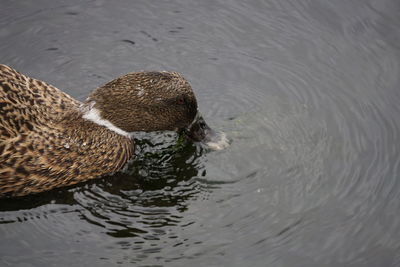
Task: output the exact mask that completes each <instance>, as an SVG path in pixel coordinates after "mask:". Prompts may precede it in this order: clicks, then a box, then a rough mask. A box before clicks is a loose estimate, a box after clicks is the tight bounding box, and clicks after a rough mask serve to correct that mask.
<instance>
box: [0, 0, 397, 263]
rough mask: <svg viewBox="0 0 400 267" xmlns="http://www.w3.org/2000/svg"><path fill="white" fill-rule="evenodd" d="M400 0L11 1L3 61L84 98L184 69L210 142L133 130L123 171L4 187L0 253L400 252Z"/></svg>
mask: <svg viewBox="0 0 400 267" xmlns="http://www.w3.org/2000/svg"><path fill="white" fill-rule="evenodd" d="M399 29H400V2H399V1H397V0H354V1H347V0H346V1H345V0H342V1H340V0H335V1H328V0H327V1H322V0H321V1H297V0H266V1H253V0H251V1H250V0H249V1H241V0H226V1H222V0H220V1H208V0H207V1H196V0H173V1H172V0H171V1H160V0H155V1H145V0H143V1H128V0H121V1H78V0H73V1H60V0H58V1H53V0H35V1H22V0H20V1H10V0H2V1H1V7H0V63H3V64H7V65H10V66H12V67H14V68H16V69H17V70H19V71H21V72H23V73H25V74H27V75H30V76H32V77H35V78H38V79H41V80H44V81H47V82H49V83H51V84H53V85H55V86H57V87H58V88H61V89H62V90H64V91H66V92H67V93H69V94H71V95H72V96H74V97H75V98H77V99H79V100H83V99H85V97H86V95H87V94H89V92H90V91H91V90H92V89H93V88H96V87H97V86H99V85H101V84H103V83H105V82H107V81H109V80H111V79H113V78H115V77H117V76H119V75H121V74H125V73H127V72H132V71H139V70H174V71H178V72H181V73H183V75H184V76H185V77H186V78H187V79H188V80H189V81H190V82H191V84H192V86H193V88H194V91H195V93H196V95H197V98H198V102H199V106H200V110H201V111H202V113H203V115H204V117H205V118H206V120H207V121H208V123H209V124H210V125H211V126H213V128H216V129H219V130H222V131H224V132H225V133H226V134H227V136H228V137H229V138H230V139H231V140H232V144H231V146H230V147H229V148H228V149H225V150H223V151H214V152H212V151H205V150H203V149H201V148H200V147H198V146H195V145H192V144H190V143H181V142H178V141H177V139H178V137H177V136H175V135H174V134H171V133H166V134H162V133H159V134H152V135H143V136H138V137H137V139H138V140H137V142H138V149H137V151H136V154H137V156H136V159H135V160H134V161H133V162H132V163H131V164H130V165H129V166H128V167H127V168H126V169H125V170H124V171H123V172H121V173H118V174H116V175H114V176H113V177H106V178H102V179H97V180H94V181H92V182H89V183H85V184H80V185H78V186H75V187H72V188H65V189H58V190H54V191H51V192H48V193H44V194H39V195H35V196H29V197H25V198H22V199H17V200H2V201H0V266H24V267H25V266H296V267H297V266H316V267H317V266H318V267H319V266H400V214H399V211H400V180H399V173H400V170H399V165H400V157H399V152H400V137H399V133H400V131H399V128H400V119H399V118H400V105H399V103H400V80H399V77H400V75H399V69H400V30H399Z"/></svg>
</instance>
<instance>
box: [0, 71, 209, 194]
mask: <svg viewBox="0 0 400 267" xmlns="http://www.w3.org/2000/svg"><path fill="white" fill-rule="evenodd" d="M140 131H144V132H152V131H175V132H178V133H179V134H184V135H185V136H187V137H188V139H189V140H191V141H193V142H205V141H206V140H208V141H210V140H211V139H212V138H213V136H215V131H213V130H212V129H211V128H210V127H209V126H208V125H207V124H206V123H205V121H204V119H203V117H202V116H201V115H200V113H199V111H198V106H197V101H196V97H195V94H194V92H193V90H192V87H191V85H190V84H189V82H188V81H187V80H186V79H185V78H184V77H183V76H182V75H181V74H180V73H178V72H168V71H141V72H132V73H128V74H125V75H123V76H120V77H118V78H116V79H114V80H112V81H110V82H108V83H106V84H104V85H103V86H100V87H98V88H97V89H95V90H93V92H92V93H91V94H90V95H89V96H88V97H87V99H86V100H85V101H83V102H80V101H78V100H76V99H74V98H72V97H71V96H70V95H68V94H66V93H65V92H63V91H61V90H60V89H58V88H56V87H54V86H52V85H50V84H48V83H46V82H43V81H40V80H38V79H34V78H31V77H28V76H26V75H24V74H22V73H20V72H18V71H17V70H15V69H13V68H11V67H9V66H7V65H0V198H10V197H21V196H26V195H29V194H35V193H40V192H44V191H48V190H52V189H54V188H58V187H64V186H71V185H74V184H77V183H81V182H85V181H88V180H90V179H95V178H99V177H102V176H106V175H109V174H113V173H115V172H117V171H119V170H121V169H122V168H123V167H124V165H125V164H126V163H127V162H128V160H130V159H131V158H132V157H133V154H134V151H135V143H134V139H133V136H134V133H135V132H140Z"/></svg>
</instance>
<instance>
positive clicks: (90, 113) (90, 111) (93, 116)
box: [82, 103, 133, 138]
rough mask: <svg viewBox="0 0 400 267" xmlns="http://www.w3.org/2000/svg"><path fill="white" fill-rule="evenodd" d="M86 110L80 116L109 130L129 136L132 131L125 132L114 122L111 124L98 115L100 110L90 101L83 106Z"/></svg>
mask: <svg viewBox="0 0 400 267" xmlns="http://www.w3.org/2000/svg"><path fill="white" fill-rule="evenodd" d="M85 108H86V110H85V111H84V112H83V116H82V118H84V119H85V120H88V121H92V122H94V123H96V124H97V125H101V126H104V127H106V128H107V129H109V130H110V131H113V132H115V133H117V134H119V135H122V136H125V137H128V138H131V137H132V135H133V133H129V132H126V131H124V130H122V129H120V128H118V127H117V126H115V125H114V124H112V123H111V122H110V121H109V120H105V119H103V118H102V117H101V116H100V111H99V110H98V109H97V108H95V107H94V103H91V104H90V105H89V106H87V107H85Z"/></svg>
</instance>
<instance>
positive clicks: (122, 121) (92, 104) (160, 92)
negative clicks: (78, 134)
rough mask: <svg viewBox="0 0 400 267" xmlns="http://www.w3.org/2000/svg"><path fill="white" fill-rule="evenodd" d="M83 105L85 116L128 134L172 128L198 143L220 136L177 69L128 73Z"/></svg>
mask: <svg viewBox="0 0 400 267" xmlns="http://www.w3.org/2000/svg"><path fill="white" fill-rule="evenodd" d="M84 108H86V111H84V116H83V117H84V118H86V119H89V120H92V121H94V122H97V123H98V124H103V125H105V126H109V128H110V129H112V130H115V131H117V132H118V131H119V133H124V134H126V135H130V134H131V133H132V132H135V131H146V132H149V131H165V130H170V131H176V132H178V133H185V134H186V136H187V137H188V138H189V139H191V140H192V141H195V142H199V141H203V142H209V141H210V140H213V139H215V138H216V137H217V135H216V133H215V132H214V131H213V130H212V129H211V128H210V127H209V126H208V125H207V124H206V123H205V121H204V119H203V118H202V117H201V115H200V114H199V112H198V107H197V101H196V97H195V95H194V93H193V90H192V88H191V86H190V84H189V83H188V81H187V80H186V79H185V78H183V77H182V75H180V74H179V73H177V72H164V71H163V72H135V73H129V74H126V75H124V76H121V77H119V78H117V79H115V80H113V81H111V82H109V83H107V84H105V85H104V86H102V87H99V88H97V89H96V90H95V91H94V92H93V93H92V94H91V95H90V96H89V97H88V99H87V101H86V103H85V105H84ZM96 120H97V121H96ZM99 121H100V123H99Z"/></svg>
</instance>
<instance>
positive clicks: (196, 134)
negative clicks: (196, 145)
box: [184, 112, 229, 150]
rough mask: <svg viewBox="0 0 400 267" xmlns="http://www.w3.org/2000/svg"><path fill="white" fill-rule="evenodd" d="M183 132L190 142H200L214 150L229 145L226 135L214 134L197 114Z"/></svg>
mask: <svg viewBox="0 0 400 267" xmlns="http://www.w3.org/2000/svg"><path fill="white" fill-rule="evenodd" d="M184 132H185V134H186V136H187V137H188V138H189V139H190V140H192V141H194V142H201V143H202V144H204V145H206V146H207V147H209V148H211V149H214V150H221V149H224V148H225V147H227V146H228V145H229V142H228V139H227V138H226V135H225V134H224V133H222V132H216V131H214V130H213V129H211V128H210V127H209V126H208V125H207V123H206V122H205V121H204V119H203V117H202V116H201V114H200V113H199V112H197V114H196V117H195V118H194V120H193V122H192V123H191V124H190V125H189V126H188V127H187V128H186V129H185V130H184Z"/></svg>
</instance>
